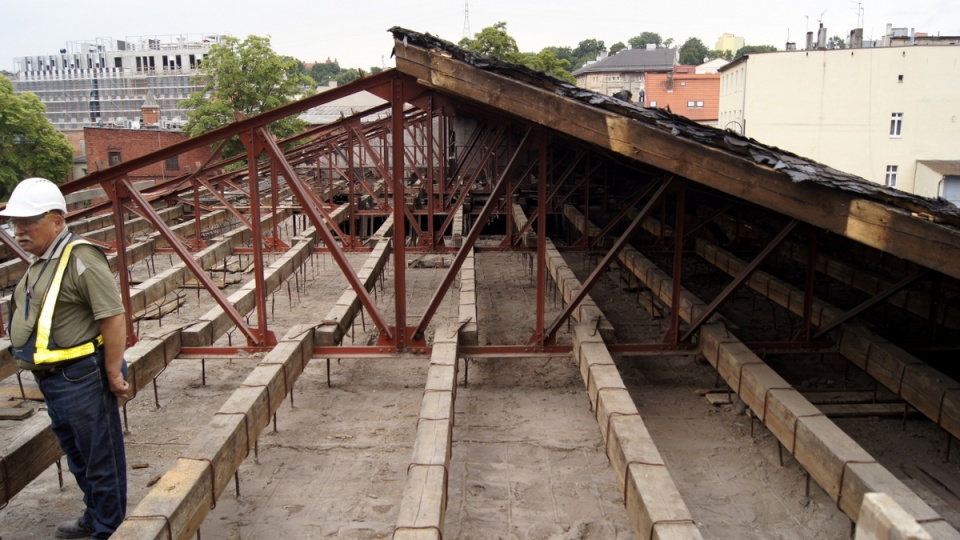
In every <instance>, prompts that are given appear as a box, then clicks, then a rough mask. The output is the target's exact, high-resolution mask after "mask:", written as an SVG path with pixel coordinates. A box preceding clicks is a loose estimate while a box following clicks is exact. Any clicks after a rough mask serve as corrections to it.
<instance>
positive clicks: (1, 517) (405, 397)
mask: <svg viewBox="0 0 960 540" xmlns="http://www.w3.org/2000/svg"><path fill="white" fill-rule="evenodd" d="M365 258H366V254H363V253H359V254H351V255H350V256H349V259H350V261H351V264H353V265H354V267H355V268H359V267H360V266H361V265H362V263H363V261H364V259H365ZM568 264H569V265H570V266H571V267H572V268H575V269H577V270H578V271H580V272H582V271H589V269H588V268H587V266H586V265H588V264H590V260H589V259H588V258H586V257H583V256H580V255H571V256H569V257H568ZM157 265H158V269H159V267H160V266H162V264H160V263H159V258H158V261H157ZM144 266H145V265H144V264H142V263H141V264H140V265H139V267H138V269H136V270H137V271H138V272H141V273H143V272H146V270H145V268H144ZM476 267H477V283H478V287H477V289H478V312H479V318H480V341H481V344H486V343H492V344H513V343H522V342H524V341H525V340H526V339H527V338H528V337H529V336H530V335H531V333H532V331H533V328H534V327H533V324H534V321H533V316H532V311H533V309H532V307H531V306H533V305H534V301H535V300H534V296H535V284H534V283H533V278H532V276H531V275H530V273H529V266H528V262H527V261H526V260H525V259H524V257H523V256H521V255H517V254H499V253H484V254H482V255H480V256H478V257H477V265H476ZM444 272H445V269H444V268H416V269H414V268H410V269H408V270H407V288H408V291H410V293H409V294H408V299H407V301H408V305H409V313H410V315H409V316H408V324H412V323H413V322H415V321H416V320H417V319H418V315H419V314H420V313H421V312H422V311H423V309H424V308H425V306H426V304H427V302H428V300H429V299H430V297H431V296H432V291H433V290H434V289H435V288H436V286H437V284H438V283H439V282H440V280H441V279H442V277H443V273H444ZM393 276H394V272H393V271H392V270H390V271H389V272H388V274H387V276H386V279H385V280H384V285H385V287H384V289H383V290H380V291H378V293H377V300H378V304H379V305H380V306H382V309H383V313H384V316H385V317H387V318H388V319H392V318H393V313H392V304H393V298H392V296H391V294H392V292H391V291H392V279H393ZM249 279H252V276H251V275H250V274H246V275H243V280H244V281H246V280H249ZM295 283H296V285H299V286H298V287H297V286H296V285H294V286H292V288H291V290H290V293H289V294H288V292H287V287H286V285H284V286H283V287H282V288H281V290H280V291H278V293H277V294H276V297H275V298H274V299H272V300H270V301H268V306H269V308H270V309H271V313H270V324H271V327H272V329H273V330H274V331H275V332H276V333H277V334H278V336H282V335H283V333H284V332H285V331H286V329H287V328H290V327H292V326H294V325H296V324H305V323H308V322H310V321H318V320H319V319H321V318H322V317H323V315H324V314H326V313H327V312H328V311H329V310H330V308H331V307H332V306H333V305H334V302H335V301H336V300H337V298H339V296H340V293H341V292H342V291H343V290H344V288H345V287H346V286H347V283H346V280H345V279H343V277H342V276H340V272H339V269H338V268H337V267H336V265H335V264H333V262H332V260H331V259H330V256H329V255H315V256H314V257H313V259H312V260H311V261H309V262H308V263H307V265H306V266H305V267H304V268H303V269H302V270H301V272H300V273H299V275H298V276H297V278H296V280H295ZM237 287H239V285H233V286H231V288H229V289H228V290H227V293H228V294H229V292H230V291H231V290H233V289H235V288H237ZM593 296H594V298H595V299H596V301H597V302H598V304H599V305H600V306H601V308H602V309H603V310H604V311H605V312H606V313H607V316H608V318H610V320H611V321H612V322H613V324H614V326H615V328H617V332H618V335H620V336H622V338H623V341H642V340H644V339H658V336H660V335H662V332H663V328H664V325H665V324H667V322H666V321H665V320H663V319H653V318H651V317H650V316H649V315H647V314H646V313H645V312H644V311H643V310H642V309H641V308H640V307H638V306H637V305H636V301H635V298H634V295H631V294H626V293H625V292H624V290H623V287H622V286H621V284H620V283H619V281H618V280H617V279H616V276H615V273H613V272H612V273H611V276H610V278H609V279H605V280H601V282H600V283H599V284H598V286H597V287H596V290H595V292H594V294H593ZM184 297H185V303H184V305H183V306H181V308H180V310H179V311H178V312H174V313H171V314H169V315H167V316H166V317H165V318H164V319H163V321H162V326H161V325H160V324H159V323H158V322H157V321H151V322H148V321H144V322H142V323H141V328H140V331H141V333H143V334H148V333H155V334H159V333H164V332H171V331H176V330H177V329H178V328H179V327H180V326H182V325H185V324H187V323H190V322H192V321H193V320H195V319H196V317H198V316H199V315H201V314H202V313H204V312H206V311H207V310H208V309H209V308H210V306H211V305H212V303H211V301H210V300H209V299H205V298H201V300H200V301H199V302H198V301H197V298H196V294H195V292H193V291H186V292H185V294H184ZM457 297H458V295H457V291H456V290H453V291H452V292H451V294H450V295H449V296H448V298H447V299H446V300H445V302H444V303H443V305H442V307H441V309H440V310H439V312H438V313H437V316H436V317H435V318H434V322H433V328H438V327H442V326H444V325H450V324H453V323H455V322H456V319H457V301H458V298H457ZM561 308H562V306H561V305H560V304H559V301H558V300H554V301H552V302H548V313H547V319H548V322H549V321H550V320H552V317H553V316H555V315H556V314H557V313H559V310H560V309H561ZM251 319H252V320H253V318H252V317H251ZM373 330H374V328H373V325H372V324H371V323H370V321H369V319H367V320H366V330H364V328H363V324H362V323H361V321H360V320H358V321H357V322H356V324H355V325H354V327H353V335H352V336H351V337H347V338H346V340H345V342H346V344H350V343H351V342H352V343H355V344H358V345H359V344H367V343H371V342H372V340H374V339H375V335H374V333H373ZM560 339H561V342H564V341H566V342H569V336H568V334H566V333H563V335H562V336H561V338H560ZM232 341H233V343H234V344H237V343H238V342H239V341H240V336H239V335H234V336H232ZM226 343H227V338H226V337H224V338H223V339H222V340H221V343H220V344H224V345H225V344H226ZM255 363H256V357H251V358H236V359H232V360H209V361H206V362H204V363H201V361H200V360H186V359H180V360H176V361H174V362H173V363H171V364H170V366H169V367H168V368H167V370H166V371H165V372H164V373H163V374H161V375H160V376H159V377H158V379H157V397H156V401H155V399H154V394H153V389H152V388H147V389H144V391H142V392H141V393H140V395H138V396H137V398H136V399H135V400H133V401H132V402H130V403H129V404H128V406H127V411H126V413H127V418H128V422H129V433H128V435H127V439H126V444H127V449H128V465H129V466H130V470H129V491H130V508H131V509H133V508H134V507H135V506H136V504H137V503H138V502H139V501H140V500H141V499H142V498H143V497H144V495H145V494H146V493H147V492H148V491H149V489H150V486H151V485H152V483H153V482H155V481H156V479H157V478H158V477H159V475H162V474H163V473H164V471H166V470H167V469H168V468H170V467H171V466H172V465H173V464H174V462H175V460H176V458H177V456H178V452H179V451H180V450H182V449H183V448H186V447H187V446H188V444H189V443H190V441H192V440H193V439H194V438H195V437H197V435H198V434H200V433H202V432H203V430H204V428H205V426H206V425H207V424H208V423H209V422H210V419H211V418H212V416H213V414H214V413H215V412H216V411H217V410H218V409H219V407H220V406H221V405H222V404H223V403H224V402H225V401H226V400H227V398H228V397H229V396H230V395H231V393H232V392H233V391H234V390H235V389H236V388H237V387H238V386H239V385H240V384H241V383H242V382H243V380H244V378H245V377H246V375H247V374H248V373H249V372H250V370H251V369H253V367H254V366H255ZM619 367H620V370H621V374H622V376H623V379H624V381H625V382H626V384H627V386H628V388H629V389H630V391H631V394H632V395H633V397H634V400H635V401H636V403H637V406H638V408H639V410H640V413H641V415H642V417H643V418H644V420H645V422H646V424H647V426H648V428H649V430H650V433H651V435H652V436H653V439H654V441H655V442H656V444H657V447H658V448H659V450H660V453H661V454H662V455H663V457H664V459H665V460H666V463H667V465H668V468H669V470H670V473H671V475H672V476H673V479H674V481H675V482H676V484H677V487H678V488H679V490H680V493H681V494H682V496H683V498H684V500H685V501H686V503H687V506H688V507H689V508H690V511H691V513H692V514H693V516H694V519H695V520H696V521H697V523H698V525H699V527H700V530H701V531H702V533H703V535H704V537H705V538H755V539H770V538H779V539H837V540H840V539H846V538H849V537H850V530H851V529H850V520H849V519H848V518H847V517H846V516H844V515H843V514H842V512H840V511H839V510H838V509H837V508H836V506H835V504H834V502H833V501H832V500H830V498H829V497H827V496H826V495H825V494H824V492H823V491H822V490H820V489H819V488H818V487H816V486H815V485H812V486H811V488H810V494H809V496H807V495H806V494H805V476H804V473H803V471H802V469H801V468H800V467H799V466H798V465H797V464H796V462H795V461H793V460H792V459H789V458H785V459H784V464H783V465H782V466H781V465H780V460H779V455H778V445H777V443H776V441H775V439H774V438H773V437H772V436H771V435H770V434H769V433H767V432H766V431H765V430H763V429H762V428H761V427H759V426H757V427H756V429H755V431H754V433H753V435H751V429H750V419H749V418H748V417H747V416H746V415H745V414H744V412H743V409H742V407H738V406H737V404H736V403H734V404H731V405H721V406H715V405H711V404H710V403H709V402H708V401H707V400H706V399H704V397H703V395H702V392H698V391H699V390H703V389H710V388H714V387H715V386H716V375H715V372H714V371H713V369H712V368H711V367H710V366H709V365H707V364H705V363H703V362H702V361H698V360H697V359H696V358H695V357H694V356H680V357H659V358H628V359H621V360H619ZM427 368H428V359H427V358H425V357H417V356H413V355H404V356H401V357H396V358H392V359H365V360H356V359H354V360H335V359H334V360H331V361H330V380H329V383H328V380H327V361H326V360H325V359H314V360H313V361H312V362H311V363H310V364H309V365H308V367H307V369H306V371H305V372H304V373H303V375H302V376H301V377H300V379H299V381H298V382H297V384H296V386H295V389H294V394H293V397H292V399H290V398H288V400H287V404H285V405H284V406H283V407H282V408H281V409H280V411H279V414H278V415H277V417H276V423H275V425H276V430H274V429H273V428H272V426H271V427H270V428H267V429H266V430H265V431H264V433H263V435H261V437H260V439H259V441H258V444H257V448H256V452H255V455H254V453H251V455H250V456H249V457H248V458H247V459H246V461H245V462H244V463H243V465H242V466H241V468H240V470H239V474H238V475H237V478H238V486H237V489H236V490H235V489H234V487H233V486H231V487H228V489H227V490H226V491H225V492H224V494H223V495H222V496H221V497H220V499H219V500H218V501H217V505H216V507H215V508H214V509H213V510H212V511H211V513H210V514H209V515H208V516H207V518H206V520H205V521H204V524H203V526H202V528H201V533H202V537H203V538H205V539H207V540H209V539H259V538H278V537H288V538H356V539H366V538H387V537H390V536H391V534H392V531H393V527H394V524H395V522H396V518H397V513H398V507H399V501H400V497H401V494H402V492H403V489H404V482H405V478H406V471H407V467H408V465H409V462H410V457H411V452H412V448H413V442H414V438H415V434H416V426H417V418H418V413H419V408H420V400H421V397H422V392H423V385H424V381H425V379H426V371H427ZM459 377H460V387H459V388H458V390H457V400H456V405H455V408H456V415H455V425H454V431H453V437H454V441H453V451H452V461H451V469H450V474H449V494H448V500H447V514H446V515H447V519H446V525H445V531H444V537H445V538H463V539H501V538H502V539H554V540H574V539H618V540H622V539H631V538H636V537H637V536H636V535H635V533H634V532H633V530H632V527H631V525H630V522H629V520H628V518H627V515H626V512H625V510H624V508H623V500H622V496H621V493H620V492H619V490H618V488H617V482H616V479H615V478H614V476H613V470H612V468H611V467H610V465H609V463H608V461H607V458H606V456H605V454H604V448H603V443H602V439H601V437H600V430H599V427H598V425H597V424H596V421H595V420H594V416H593V411H591V410H590V404H589V401H588V399H587V396H586V393H585V391H584V389H583V381H582V380H581V378H580V375H579V373H578V371H577V369H576V365H575V362H574V361H573V360H572V359H571V358H570V357H569V356H561V357H556V358H527V359H473V360H470V361H469V362H468V366H466V369H465V365H464V364H463V362H462V361H461V364H460V375H459ZM4 384H5V385H6V386H8V387H11V386H15V384H16V381H5V383H4ZM31 384H32V382H31V381H26V380H25V385H27V386H30V385H31ZM30 403H31V406H33V407H39V406H40V404H39V403H37V402H35V401H34V402H30ZM158 404H159V406H158ZM38 414H45V413H44V412H43V411H40V412H39V413H38ZM860 425H861V424H855V426H854V429H861V428H860V427H858V426H860ZM873 428H875V429H874V430H872V431H871V435H872V438H873V439H875V440H886V441H887V443H886V444H888V445H889V444H891V442H890V441H892V440H894V439H895V437H893V436H892V435H891V434H893V433H900V429H901V426H900V424H899V422H875V423H874V424H873ZM0 429H2V433H3V436H4V437H12V436H13V434H14V433H15V432H16V429H17V423H16V422H14V421H3V423H2V426H0ZM934 436H935V435H934V434H930V435H929V437H930V438H931V440H928V439H922V441H926V442H930V443H932V442H933V440H932V438H933V437H934ZM924 437H926V435H924ZM917 439H918V437H917V436H913V437H911V440H910V441H907V442H910V443H915V442H916V440H917ZM867 448H868V450H870V451H874V448H871V447H869V446H868V447H867ZM881 452H883V453H884V454H887V455H897V454H896V453H895V452H894V451H892V450H881ZM905 453H909V451H907V452H905ZM894 459H899V458H894ZM904 459H905V458H904ZM888 467H890V466H889V465H888ZM64 469H65V467H64ZM894 469H895V467H894V468H893V469H891V470H894ZM894 472H895V474H898V475H899V472H897V471H896V470H894ZM238 493H239V495H238ZM81 509H82V503H81V500H80V493H79V490H78V489H77V488H76V485H75V483H74V482H73V479H72V478H70V477H69V474H66V476H65V479H64V487H63V488H60V486H59V484H58V478H57V468H56V467H55V466H53V467H51V468H50V469H49V470H48V471H46V472H45V473H43V475H41V477H40V478H38V479H37V480H36V481H34V482H33V483H32V484H30V485H29V486H28V487H27V488H26V489H25V490H23V491H22V492H21V493H19V494H18V495H17V496H16V497H15V498H14V499H13V501H12V502H11V503H10V504H9V505H8V506H7V507H6V508H4V509H3V510H0V536H2V538H3V539H27V538H49V537H51V536H52V534H53V528H54V527H55V525H56V524H57V523H58V522H60V521H63V520H67V519H71V518H73V517H75V516H76V515H78V514H79V513H80V511H81ZM938 510H939V509H938Z"/></svg>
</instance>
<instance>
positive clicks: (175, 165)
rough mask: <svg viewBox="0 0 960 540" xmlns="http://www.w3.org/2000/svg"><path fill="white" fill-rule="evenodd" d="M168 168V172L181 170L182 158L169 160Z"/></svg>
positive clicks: (176, 157)
mask: <svg viewBox="0 0 960 540" xmlns="http://www.w3.org/2000/svg"><path fill="white" fill-rule="evenodd" d="M166 168H167V170H168V171H175V170H178V169H179V168H180V156H173V157H171V158H167V162H166Z"/></svg>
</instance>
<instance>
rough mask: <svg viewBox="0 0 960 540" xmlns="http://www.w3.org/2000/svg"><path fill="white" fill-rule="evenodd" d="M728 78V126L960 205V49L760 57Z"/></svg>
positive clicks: (723, 94)
mask: <svg viewBox="0 0 960 540" xmlns="http://www.w3.org/2000/svg"><path fill="white" fill-rule="evenodd" d="M720 72H721V81H720V114H719V117H720V118H719V126H720V127H721V128H726V129H732V130H735V131H737V132H739V133H742V134H744V135H746V136H748V137H751V138H754V139H757V140H759V141H760V142H762V143H764V144H769V145H773V146H778V147H780V148H783V149H785V150H789V151H791V152H794V153H796V154H799V155H801V156H804V157H808V158H812V159H814V160H816V161H819V162H821V163H824V164H826V165H829V166H831V167H833V168H835V169H839V170H842V171H845V172H848V173H851V174H855V175H857V176H861V177H863V178H864V179H867V180H870V181H873V182H877V183H880V184H885V185H887V186H891V187H896V188H897V189H901V190H903V191H907V192H910V193H915V194H917V195H921V196H926V197H944V198H947V199H949V200H952V201H955V202H957V201H960V174H958V173H960V167H957V166H956V164H957V163H958V162H960V47H958V46H926V45H917V46H912V47H885V48H869V49H835V50H819V49H816V50H802V51H786V52H774V53H763V54H751V55H748V56H744V57H742V58H740V59H738V60H737V61H735V62H732V63H731V64H729V65H727V66H725V67H723V68H721V70H720Z"/></svg>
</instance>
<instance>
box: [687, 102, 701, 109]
mask: <svg viewBox="0 0 960 540" xmlns="http://www.w3.org/2000/svg"><path fill="white" fill-rule="evenodd" d="M687 107H690V108H702V107H703V102H702V101H688V102H687Z"/></svg>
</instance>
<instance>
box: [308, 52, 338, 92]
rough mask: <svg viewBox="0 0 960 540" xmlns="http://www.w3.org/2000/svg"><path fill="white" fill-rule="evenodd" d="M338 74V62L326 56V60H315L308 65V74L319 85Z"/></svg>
mask: <svg viewBox="0 0 960 540" xmlns="http://www.w3.org/2000/svg"><path fill="white" fill-rule="evenodd" d="M339 74H340V64H339V63H337V61H336V60H332V61H331V60H330V59H329V58H327V61H326V62H317V63H315V64H313V66H311V67H310V76H311V77H313V80H314V81H316V82H317V84H319V85H321V86H326V85H327V84H329V83H330V81H332V80H333V79H334V78H336V76H337V75H339Z"/></svg>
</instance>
